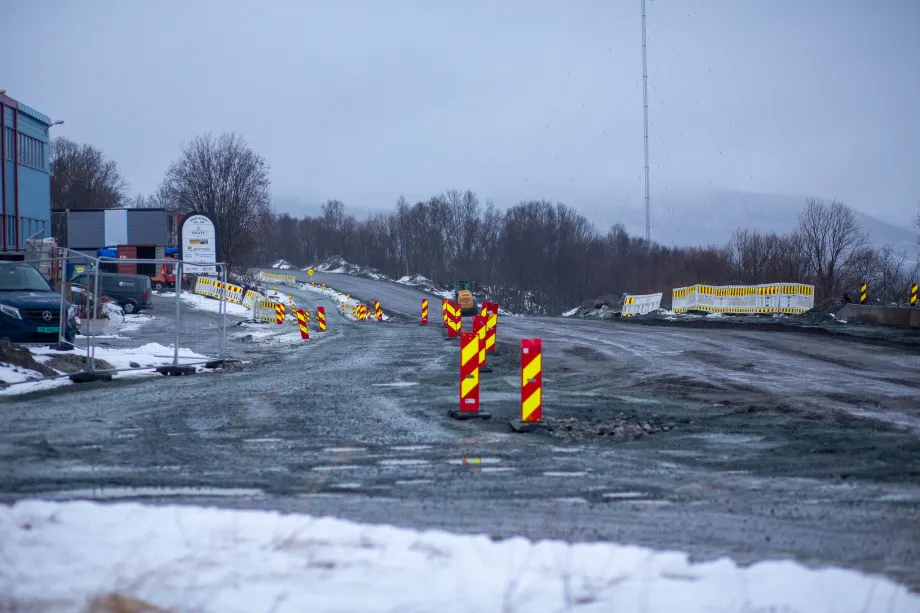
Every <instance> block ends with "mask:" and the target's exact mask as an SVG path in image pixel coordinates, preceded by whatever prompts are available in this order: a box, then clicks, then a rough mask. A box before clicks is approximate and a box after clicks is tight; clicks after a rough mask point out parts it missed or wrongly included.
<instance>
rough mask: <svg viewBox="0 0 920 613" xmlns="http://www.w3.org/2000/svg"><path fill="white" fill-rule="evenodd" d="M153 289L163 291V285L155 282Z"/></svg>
mask: <svg viewBox="0 0 920 613" xmlns="http://www.w3.org/2000/svg"><path fill="white" fill-rule="evenodd" d="M153 289H155V290H157V291H160V290H162V289H163V284H162V283H160V282H159V281H157V282H156V285H154V286H153Z"/></svg>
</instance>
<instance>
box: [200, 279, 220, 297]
mask: <svg viewBox="0 0 920 613" xmlns="http://www.w3.org/2000/svg"><path fill="white" fill-rule="evenodd" d="M217 283H218V281H217V279H212V278H210V277H198V280H197V281H195V293H196V294H199V295H201V296H211V297H214V298H216V297H218V295H217V289H216V288H215V285H216V284H217Z"/></svg>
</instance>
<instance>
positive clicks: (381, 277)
mask: <svg viewBox="0 0 920 613" xmlns="http://www.w3.org/2000/svg"><path fill="white" fill-rule="evenodd" d="M310 268H312V269H313V270H315V271H317V272H328V273H334V274H347V275H354V276H356V277H364V278H367V279H374V280H376V281H392V280H393V279H391V278H390V277H389V276H387V275H385V274H383V273H382V272H380V271H379V270H377V269H376V268H371V267H370V266H359V265H357V264H352V263H351V262H348V261H347V260H345V258H342V257H340V256H332V257H329V258H326V259H325V260H323V261H322V262H320V263H319V264H314V265H312V266H307V268H305V269H304V270H309V269H310Z"/></svg>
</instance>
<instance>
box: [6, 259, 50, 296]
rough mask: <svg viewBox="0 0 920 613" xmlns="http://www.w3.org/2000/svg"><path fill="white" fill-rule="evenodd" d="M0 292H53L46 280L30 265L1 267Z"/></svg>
mask: <svg viewBox="0 0 920 613" xmlns="http://www.w3.org/2000/svg"><path fill="white" fill-rule="evenodd" d="M0 291H4V292H52V291H54V290H53V289H51V286H50V285H48V282H47V281H45V278H44V277H43V276H42V275H41V273H40V272H38V271H37V270H36V269H35V268H33V267H32V266H29V265H28V264H4V265H3V266H0Z"/></svg>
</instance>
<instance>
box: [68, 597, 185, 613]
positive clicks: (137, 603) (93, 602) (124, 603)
mask: <svg viewBox="0 0 920 613" xmlns="http://www.w3.org/2000/svg"><path fill="white" fill-rule="evenodd" d="M83 613H170V611H169V610H168V609H163V608H160V607H158V606H156V605H152V604H150V603H149V602H145V601H143V600H141V599H139V598H134V597H133V596H125V595H124V594H118V593H115V592H113V593H111V594H105V595H103V596H94V597H93V598H91V599H90V600H89V602H88V603H86V608H85V609H83Z"/></svg>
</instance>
